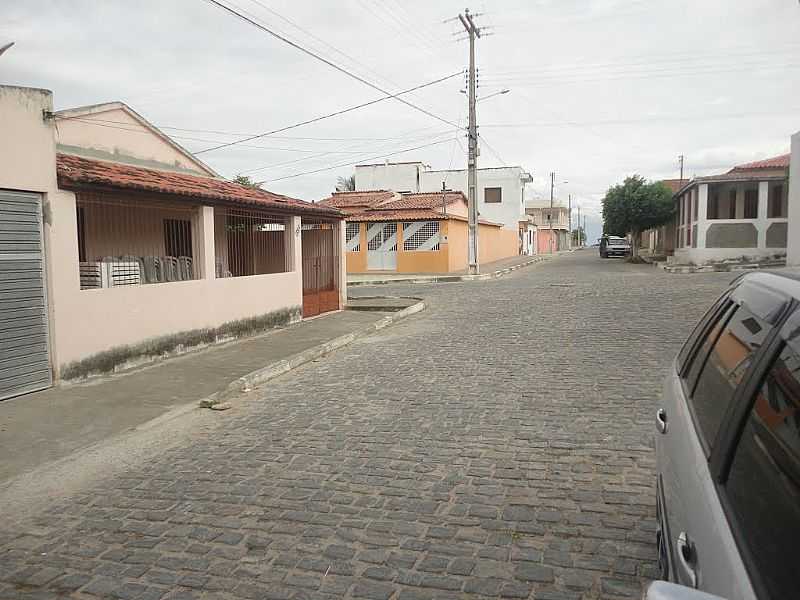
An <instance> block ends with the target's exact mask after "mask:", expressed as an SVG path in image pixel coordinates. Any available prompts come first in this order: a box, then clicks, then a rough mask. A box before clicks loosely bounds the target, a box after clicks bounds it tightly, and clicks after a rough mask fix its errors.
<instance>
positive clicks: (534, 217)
mask: <svg viewBox="0 0 800 600" xmlns="http://www.w3.org/2000/svg"><path fill="white" fill-rule="evenodd" d="M525 213H526V214H527V215H528V216H529V217H530V219H531V222H532V223H533V225H534V226H535V227H536V238H537V240H536V253H537V254H552V253H554V252H558V251H559V250H568V249H570V248H571V247H572V239H571V237H570V223H569V219H570V210H569V208H567V207H565V206H553V207H551V206H550V205H549V204H548V205H546V206H544V205H542V206H537V205H533V204H529V205H528V206H527V207H526V208H525Z"/></svg>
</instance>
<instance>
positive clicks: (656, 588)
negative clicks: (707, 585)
mask: <svg viewBox="0 0 800 600" xmlns="http://www.w3.org/2000/svg"><path fill="white" fill-rule="evenodd" d="M643 600H725V599H724V598H720V597H719V596H715V595H714V594H709V593H707V592H701V591H700V590H695V589H693V588H690V587H686V586H684V585H678V584H677V583H669V582H668V581H654V582H653V583H651V584H650V586H649V587H648V588H647V591H646V592H645V593H644V598H643Z"/></svg>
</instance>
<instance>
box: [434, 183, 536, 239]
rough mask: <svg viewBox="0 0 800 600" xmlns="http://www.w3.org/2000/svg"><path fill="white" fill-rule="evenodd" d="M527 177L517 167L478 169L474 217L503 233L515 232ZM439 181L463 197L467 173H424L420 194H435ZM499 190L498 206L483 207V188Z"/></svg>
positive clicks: (485, 204) (492, 204) (496, 204)
mask: <svg viewBox="0 0 800 600" xmlns="http://www.w3.org/2000/svg"><path fill="white" fill-rule="evenodd" d="M526 176H527V174H526V173H525V171H524V170H523V169H521V168H520V167H499V168H492V169H478V213H479V214H480V218H481V219H485V220H487V221H492V222H494V223H500V224H502V225H503V227H504V228H506V229H514V230H517V229H518V227H519V221H520V219H524V218H525V204H524V190H525V182H526V181H525V180H526ZM442 181H445V185H446V186H447V187H448V188H449V189H452V190H460V191H462V192H464V195H466V194H467V171H466V170H464V169H459V170H450V171H425V172H424V173H422V190H421V191H423V192H438V191H439V190H441V189H442ZM487 187H499V188H500V189H501V190H502V192H501V195H502V198H501V202H500V203H487V202H485V199H486V188H487Z"/></svg>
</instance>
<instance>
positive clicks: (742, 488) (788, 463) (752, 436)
mask: <svg viewBox="0 0 800 600" xmlns="http://www.w3.org/2000/svg"><path fill="white" fill-rule="evenodd" d="M725 493H726V497H727V499H728V504H729V508H730V511H731V516H732V522H733V524H734V532H735V533H736V534H737V537H738V538H739V541H740V544H744V546H745V547H746V548H747V550H748V552H747V555H748V556H749V561H748V562H750V563H751V566H752V567H753V568H754V570H755V573H757V580H759V581H760V583H761V585H762V586H763V587H764V588H766V591H767V593H768V596H769V598H772V599H775V600H778V599H782V598H794V597H796V596H797V590H798V587H797V586H798V584H797V574H796V572H795V570H794V569H795V563H796V557H797V553H798V551H800V340H796V341H795V342H790V343H789V344H787V345H786V346H785V347H784V349H783V351H782V352H781V353H780V356H779V358H778V359H777V360H776V361H775V363H774V365H773V366H772V368H771V369H770V371H769V373H768V375H767V377H766V378H765V381H764V383H763V384H762V386H761V388H760V390H759V391H758V393H757V395H756V399H755V402H754V403H753V409H752V411H751V412H750V415H749V417H748V419H747V423H746V424H745V427H744V431H743V433H742V436H741V438H740V440H739V444H738V446H737V448H736V450H735V452H734V455H733V462H732V463H731V470H730V474H729V476H728V480H727V482H726V484H725Z"/></svg>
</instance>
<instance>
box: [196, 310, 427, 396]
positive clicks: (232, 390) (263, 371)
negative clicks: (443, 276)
mask: <svg viewBox="0 0 800 600" xmlns="http://www.w3.org/2000/svg"><path fill="white" fill-rule="evenodd" d="M424 309H425V302H422V301H420V302H417V303H416V304H412V305H411V306H409V307H407V308H404V309H402V310H400V311H397V312H396V313H393V314H391V315H387V316H385V317H384V318H382V319H381V320H380V321H377V322H375V323H373V324H371V325H369V326H367V327H364V328H363V329H360V330H358V331H354V332H352V333H347V334H345V335H341V336H339V337H337V338H334V339H332V340H330V341H328V342H325V343H323V344H319V345H318V346H315V347H313V348H309V349H308V350H303V351H302V352H298V353H297V354H295V355H293V356H290V357H289V358H284V359H283V360H279V361H277V362H274V363H272V364H269V365H267V366H266V367H262V368H260V369H257V370H255V371H252V372H251V373H248V374H247V375H243V376H242V377H239V378H238V379H235V380H233V381H232V382H231V383H229V384H228V386H227V387H226V388H225V389H223V390H221V391H219V392H215V393H214V394H211V395H210V396H207V397H206V398H203V399H202V400H200V401H199V405H200V406H201V407H202V408H209V407H211V406H213V405H215V404H221V403H223V402H226V401H227V400H230V399H231V398H233V397H235V396H238V395H239V394H241V393H244V392H248V391H250V390H251V389H252V388H253V387H255V386H257V385H260V384H262V383H266V382H267V381H269V380H271V379H275V378H276V377H278V376H280V375H283V374H284V373H288V372H289V371H291V370H293V369H296V368H297V367H299V366H301V365H304V364H306V363H309V362H311V361H314V360H317V359H318V358H321V357H323V356H325V355H326V354H330V353H331V352H333V351H335V350H338V349H339V348H343V347H344V346H347V345H348V344H352V343H353V342H354V341H356V340H358V339H360V338H363V337H366V336H368V335H370V334H372V333H375V332H376V331H380V330H381V329H384V328H386V327H388V326H389V325H392V324H393V323H395V322H397V321H400V320H402V319H405V318H406V317H409V316H411V315H413V314H416V313H418V312H420V311H422V310H424Z"/></svg>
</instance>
